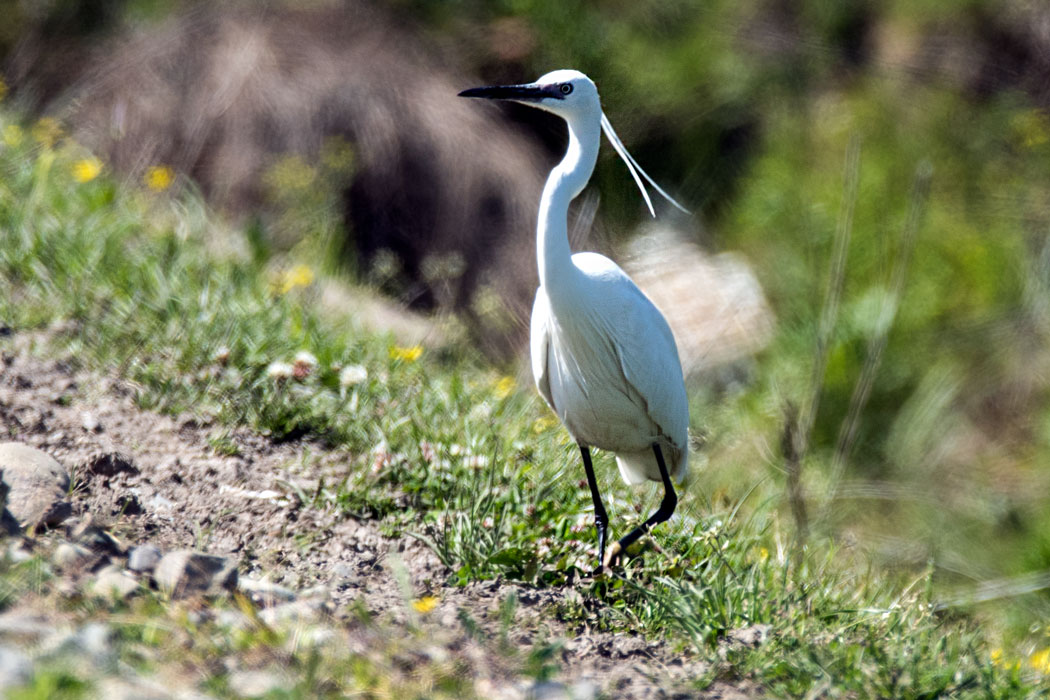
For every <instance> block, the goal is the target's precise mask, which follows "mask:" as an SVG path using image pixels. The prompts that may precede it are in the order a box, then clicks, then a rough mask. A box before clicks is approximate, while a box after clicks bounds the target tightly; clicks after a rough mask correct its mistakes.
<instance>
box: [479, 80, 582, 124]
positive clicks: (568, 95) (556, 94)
mask: <svg viewBox="0 0 1050 700" xmlns="http://www.w3.org/2000/svg"><path fill="white" fill-rule="evenodd" d="M459 96H460V97H482V98H485V99H489V100H510V101H512V102H520V103H521V104H524V105H529V106H530V107H538V108H539V109H542V110H545V111H547V112H553V113H554V114H557V115H558V116H559V117H562V118H564V119H569V118H571V117H575V116H590V115H593V116H594V117H595V118H596V117H597V116H599V115H601V111H602V106H601V101H600V100H599V99H598V88H597V87H595V85H594V82H593V81H592V80H591V79H590V78H588V77H587V76H586V75H584V74H583V73H581V72H580V71H578V70H556V71H551V72H550V73H547V74H546V75H544V76H543V77H541V78H540V79H539V80H537V81H536V82H534V83H525V84H522V85H497V86H492V87H478V88H471V89H469V90H464V91H463V92H461V93H459Z"/></svg>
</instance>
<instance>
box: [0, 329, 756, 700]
mask: <svg viewBox="0 0 1050 700" xmlns="http://www.w3.org/2000/svg"><path fill="white" fill-rule="evenodd" d="M16 340H17V339H16ZM25 345H26V344H24V343H23V344H21V345H20V344H19V343H18V342H15V343H13V344H11V345H9V348H8V350H7V351H6V352H5V353H4V354H3V357H2V359H0V442H3V443H4V444H3V445H0V469H2V470H3V483H4V484H5V485H6V486H7V487H9V493H8V494H7V498H6V502H7V506H8V507H7V510H5V511H3V518H2V519H0V532H2V531H6V532H8V533H9V535H8V540H7V541H8V544H7V545H6V547H7V550H8V552H9V556H12V557H14V558H16V559H17V558H25V557H28V556H31V555H32V554H34V553H42V554H44V555H45V556H46V557H47V558H48V560H49V561H50V563H51V565H52V568H53V570H54V571H55V572H57V575H58V576H59V579H60V584H59V590H63V591H67V592H68V593H69V595H74V594H75V593H76V592H77V591H84V590H94V591H99V590H103V591H105V592H106V593H107V594H109V595H114V596H121V597H130V596H135V595H137V594H139V593H140V592H141V591H143V590H144V587H148V588H151V589H154V590H158V591H160V592H161V593H162V594H163V595H164V596H165V597H166V599H168V600H171V601H173V602H174V601H178V600H182V599H190V598H193V597H194V596H211V597H215V596H229V595H231V593H232V592H234V591H239V592H241V593H243V594H244V595H246V596H248V597H249V598H251V599H252V600H253V601H254V603H255V605H256V607H257V609H258V610H259V611H260V612H259V615H260V616H261V617H262V618H263V620H264V621H265V622H267V623H268V624H273V625H284V626H289V625H291V626H295V627H296V629H297V633H298V634H302V635H304V638H306V639H310V638H315V639H329V638H333V639H338V640H340V643H345V644H347V645H348V647H349V648H350V649H360V650H361V651H362V653H365V652H367V650H368V649H370V648H372V647H374V646H376V642H377V641H378V640H377V638H376V637H377V635H379V636H383V637H390V636H397V635H399V634H406V632H405V629H406V626H410V627H412V628H414V629H419V628H420V627H421V628H422V630H423V634H424V635H425V636H426V637H427V638H429V639H430V640H432V641H433V643H434V644H436V645H437V646H438V647H440V648H441V649H442V652H441V653H444V654H452V655H454V656H455V657H456V658H457V659H459V660H461V661H462V663H464V664H465V665H466V667H468V668H470V669H472V672H473V673H474V677H475V679H476V684H477V687H478V688H479V689H480V690H481V691H482V692H483V694H487V695H488V696H490V697H493V698H526V697H529V698H541V697H542V698H550V699H553V698H577V699H584V698H587V699H589V698H595V697H599V696H601V697H614V698H671V697H674V698H689V697H704V698H746V697H755V696H757V695H759V694H760V693H759V690H758V689H757V688H755V687H753V686H751V685H748V684H746V683H744V684H742V685H740V684H738V685H728V684H724V683H721V682H719V683H716V684H715V685H714V686H712V687H709V688H708V689H706V690H705V691H702V692H698V691H696V690H694V689H691V685H690V683H689V681H690V680H691V679H694V678H696V677H697V676H699V675H701V674H703V673H704V671H705V669H707V668H708V665H707V662H706V661H705V660H704V659H702V658H699V657H695V656H690V655H689V654H688V653H684V652H681V651H679V650H676V649H673V648H672V647H671V646H670V645H669V644H667V643H663V642H653V641H649V640H646V639H644V638H641V637H637V636H630V635H625V634H616V635H614V634H609V633H600V632H594V631H591V630H588V629H586V628H582V629H581V628H580V626H579V624H578V623H576V624H570V623H566V622H563V621H561V620H559V619H558V617H557V614H556V612H555V610H556V608H557V607H558V604H559V603H561V604H567V603H574V602H575V603H577V604H578V603H579V602H580V601H579V598H580V594H579V592H578V591H576V590H575V589H574V588H572V587H566V588H562V589H553V590H552V589H543V590H537V589H531V588H525V587H521V586H518V585H516V584H513V583H509V582H504V581H491V582H482V583H476V584H472V585H470V586H467V587H456V586H449V585H447V584H446V579H447V577H448V573H449V572H448V571H447V570H445V568H444V567H443V566H442V565H441V564H440V562H439V561H438V560H437V558H436V557H435V556H434V555H433V554H432V552H431V551H430V550H429V549H427V548H426V547H425V546H424V545H422V544H421V543H419V542H418V541H417V540H415V539H412V538H407V537H405V538H398V539H391V538H388V537H385V536H384V535H383V534H382V533H381V532H380V531H379V528H378V527H377V525H376V523H374V522H372V521H368V520H357V519H353V518H351V517H348V516H347V515H346V514H344V513H343V512H341V511H340V510H338V509H336V508H334V507H326V508H315V507H312V506H309V505H304V503H303V501H302V500H300V497H299V495H298V494H302V493H313V492H314V491H316V489H317V488H318V487H319V483H320V481H321V480H322V479H327V482H328V483H331V482H332V481H333V480H334V479H335V478H336V477H337V476H339V475H340V474H341V473H342V472H341V470H343V469H345V464H347V463H348V462H349V460H348V455H347V454H346V453H341V452H340V451H338V450H330V449H326V448H324V447H323V446H321V445H319V444H313V443H311V442H309V441H292V442H285V443H275V442H273V441H271V440H270V439H268V438H266V437H264V436H260V435H257V434H254V433H252V432H251V431H248V430H245V429H236V430H234V431H233V432H232V433H231V434H229V435H228V437H229V439H230V440H232V442H233V443H234V444H235V445H236V454H234V455H231V456H227V455H224V454H220V453H218V452H217V451H216V450H215V449H213V448H212V446H211V445H212V444H214V439H213V437H214V435H215V434H216V431H220V430H223V429H221V428H220V427H219V426H214V425H207V424H203V423H202V422H200V421H199V420H198V419H195V418H193V417H188V416H187V417H169V416H165V415H158V414H155V413H151V412H148V411H143V410H141V409H140V408H138V407H137V406H136V405H135V403H134V401H133V387H130V386H128V385H126V384H125V383H123V382H122V381H120V380H116V379H113V378H110V377H104V376H98V375H96V374H92V373H90V372H87V371H83V370H78V369H76V368H75V367H74V365H73V363H71V362H69V361H62V360H43V359H39V358H37V357H35V356H34V355H33V354H32V353H30V352H28V351H27V349H26V347H25ZM228 443H229V441H228V440H227V442H226V444H228ZM229 451H232V450H229V449H225V450H223V452H229ZM307 455H308V456H309V458H307V457H306V456H307ZM2 489H3V487H2V486H0V496H2V495H3V494H2ZM16 521H17V522H16ZM5 529H6V530H5ZM512 593H514V594H516V595H517V597H518V600H519V604H518V606H517V608H516V611H515V613H514V620H513V624H512V626H511V629H510V630H509V634H508V635H507V638H508V639H509V641H510V643H511V644H512V645H514V646H516V647H518V648H519V649H520V650H521V651H522V653H523V654H527V653H528V650H529V649H530V648H532V646H533V644H534V643H535V642H536V641H537V640H563V644H562V646H561V649H560V652H559V655H558V657H557V658H555V659H554V660H553V661H554V663H555V664H557V666H558V667H559V668H560V671H559V672H558V673H557V674H556V676H555V678H556V680H555V681H548V682H543V683H539V682H535V681H533V680H531V679H529V678H527V677H525V676H523V675H521V671H520V665H518V666H515V664H514V663H512V662H511V661H509V659H511V658H515V657H514V656H513V655H508V654H506V653H503V654H501V653H497V652H496V651H495V649H494V643H490V642H487V641H485V640H484V638H483V637H484V635H482V636H481V637H482V638H480V639H479V635H477V634H476V633H475V634H471V633H469V631H468V630H466V629H465V628H464V625H463V624H462V622H461V620H462V619H463V616H464V613H466V614H467V615H468V616H469V617H470V618H472V619H473V620H476V621H478V622H479V623H480V625H481V627H482V628H483V630H485V631H487V632H488V633H489V634H488V636H490V637H492V638H493V639H495V638H496V637H498V636H499V635H500V623H499V621H498V618H499V614H498V610H499V608H500V605H501V603H502V602H503V601H504V600H506V598H507V596H508V595H510V594H512ZM423 596H433V597H434V598H436V599H437V603H436V605H435V606H434V607H433V609H430V610H427V611H425V612H422V613H421V612H419V611H418V610H417V609H415V608H414V607H413V605H412V601H413V600H419V599H420V598H421V597H423ZM223 614H228V615H233V616H236V615H242V614H243V613H236V612H231V611H228V610H227V611H226V612H224V613H223ZM362 614H364V615H365V616H366V617H368V618H369V619H370V620H372V621H375V624H369V625H364V624H362V623H361V621H360V620H361V617H362ZM61 620H62V614H61V613H60V612H58V611H54V610H49V609H42V608H41V601H39V600H37V601H34V600H28V601H27V600H23V601H18V602H16V603H15V604H14V606H12V607H8V608H7V609H5V610H3V612H2V613H0V688H2V687H3V686H4V685H10V684H12V683H18V682H24V680H25V679H26V678H28V677H29V674H31V673H32V669H33V668H34V663H36V661H37V659H40V658H43V656H44V655H46V654H48V653H53V651H54V650H55V649H56V648H59V647H62V648H65V649H70V648H72V649H74V650H75V651H76V653H78V654H81V655H83V656H85V658H91V656H92V655H93V654H94V655H96V656H97V655H103V656H104V655H105V654H107V653H110V652H109V651H108V644H109V642H108V641H107V640H109V639H110V638H111V635H112V632H111V630H109V629H108V628H107V626H106V625H105V624H102V623H98V622H91V623H88V624H87V625H85V626H82V627H80V628H77V627H76V626H72V627H70V626H68V625H64V624H58V623H60V622H61ZM56 621H57V622H56ZM232 624H234V625H236V624H237V621H236V620H233V621H232ZM56 635H59V637H60V638H59V639H56ZM253 674H254V675H253ZM125 675H126V674H125ZM229 678H230V689H231V690H232V691H233V692H234V693H237V694H240V695H242V696H245V697H248V696H252V695H257V694H260V693H265V692H267V691H268V690H269V689H271V688H273V687H279V686H280V683H281V679H280V678H279V677H276V676H273V674H272V673H270V672H267V671H258V670H252V669H234V670H233V671H232V672H231V674H230V676H229ZM106 683H109V684H110V685H109V686H107V687H108V688H109V690H107V694H111V695H112V694H114V693H116V691H115V690H114V688H116V689H121V688H122V689H123V690H122V691H121V692H123V693H124V697H143V696H149V697H201V696H202V695H200V692H201V691H200V690H199V688H197V687H196V686H195V683H194V680H193V679H185V680H183V681H182V682H181V685H180V684H175V685H173V684H172V683H170V682H164V683H157V682H155V681H150V680H149V679H143V678H138V679H129V678H127V677H122V676H121V674H120V673H119V671H115V672H114V674H113V677H112V678H109V679H107V680H106ZM147 690H148V691H149V692H146V691H147ZM110 691H112V692H110ZM117 695H119V693H117ZM203 697H207V696H206V695H204V696H203Z"/></svg>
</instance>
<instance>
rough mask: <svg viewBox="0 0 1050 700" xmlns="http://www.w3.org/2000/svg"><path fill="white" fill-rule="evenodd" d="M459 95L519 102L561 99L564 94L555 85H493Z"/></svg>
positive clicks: (465, 91)
mask: <svg viewBox="0 0 1050 700" xmlns="http://www.w3.org/2000/svg"><path fill="white" fill-rule="evenodd" d="M459 96H460V97H483V98H485V99H487V100H517V101H519V102H538V101H539V100H542V99H543V98H545V97H554V98H557V99H559V100H560V99H562V98H563V97H564V95H562V94H561V92H560V91H559V90H558V88H557V86H556V85H536V84H535V83H533V84H528V85H498V86H494V87H476V88H470V89H469V90H464V91H463V92H461V93H459Z"/></svg>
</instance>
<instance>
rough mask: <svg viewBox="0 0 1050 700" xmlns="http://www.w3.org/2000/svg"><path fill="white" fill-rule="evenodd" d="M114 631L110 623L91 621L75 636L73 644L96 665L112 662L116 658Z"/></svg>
mask: <svg viewBox="0 0 1050 700" xmlns="http://www.w3.org/2000/svg"><path fill="white" fill-rule="evenodd" d="M112 639H113V631H112V630H110V628H109V625H105V624H103V623H101V622H89V623H87V624H86V625H84V626H83V627H81V628H80V629H79V630H77V633H76V634H75V635H74V637H73V644H74V645H75V646H76V649H77V651H78V652H80V653H81V654H84V655H86V656H87V657H88V658H90V659H91V660H92V662H94V663H95V664H96V665H100V666H101V665H104V664H108V663H111V662H112V661H113V660H114V658H115V652H114V651H113V642H112Z"/></svg>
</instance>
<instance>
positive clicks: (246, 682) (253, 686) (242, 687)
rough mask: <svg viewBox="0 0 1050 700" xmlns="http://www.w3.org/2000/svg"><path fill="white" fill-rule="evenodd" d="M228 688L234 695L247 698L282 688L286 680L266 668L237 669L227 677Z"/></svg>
mask: <svg viewBox="0 0 1050 700" xmlns="http://www.w3.org/2000/svg"><path fill="white" fill-rule="evenodd" d="M226 682H227V683H229V686H230V690H232V691H233V693H234V694H235V695H239V696H241V697H248V698H257V697H259V696H261V695H268V694H269V693H271V692H273V691H276V690H282V689H284V688H286V687H287V683H286V681H285V680H284V679H283V678H281V677H280V676H279V675H277V674H276V673H274V672H273V671H266V670H238V671H233V672H231V673H230V675H229V676H228V677H227V681H226Z"/></svg>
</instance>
